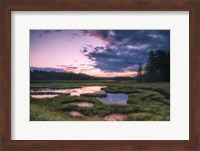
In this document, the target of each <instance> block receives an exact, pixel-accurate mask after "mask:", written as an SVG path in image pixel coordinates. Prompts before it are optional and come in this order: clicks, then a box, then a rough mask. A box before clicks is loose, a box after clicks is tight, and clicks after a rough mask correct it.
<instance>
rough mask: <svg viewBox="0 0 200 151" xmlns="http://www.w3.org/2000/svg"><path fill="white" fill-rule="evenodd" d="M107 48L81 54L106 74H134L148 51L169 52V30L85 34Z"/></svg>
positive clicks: (85, 32) (97, 48)
mask: <svg viewBox="0 0 200 151" xmlns="http://www.w3.org/2000/svg"><path fill="white" fill-rule="evenodd" d="M83 33H84V34H85V35H90V36H95V37H97V38H99V39H101V40H103V41H106V42H107V43H108V45H107V46H106V47H94V48H93V50H92V51H90V52H87V53H84V52H83V54H85V55H86V56H87V57H88V58H89V59H91V60H95V62H96V65H95V67H97V68H99V69H101V70H104V71H109V72H121V71H136V70H137V65H138V63H142V64H146V62H147V57H148V53H149V51H150V50H153V51H155V50H163V51H170V31H169V30H87V31H83Z"/></svg>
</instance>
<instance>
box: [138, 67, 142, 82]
mask: <svg viewBox="0 0 200 151" xmlns="http://www.w3.org/2000/svg"><path fill="white" fill-rule="evenodd" d="M142 72H143V69H142V64H141V63H139V65H138V71H137V81H138V82H141V81H142V76H143V73H142Z"/></svg>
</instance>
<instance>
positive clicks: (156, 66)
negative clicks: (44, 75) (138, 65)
mask: <svg viewBox="0 0 200 151" xmlns="http://www.w3.org/2000/svg"><path fill="white" fill-rule="evenodd" d="M144 81H146V82H165V81H166V82H169V81H170V52H169V51H162V50H157V51H155V52H153V51H150V53H149V56H148V61H147V64H146V66H145V76H144Z"/></svg>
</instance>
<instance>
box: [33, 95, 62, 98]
mask: <svg viewBox="0 0 200 151" xmlns="http://www.w3.org/2000/svg"><path fill="white" fill-rule="evenodd" d="M56 96H58V95H57V94H37V95H34V94H33V95H31V97H33V98H38V99H43V98H54V97H56Z"/></svg>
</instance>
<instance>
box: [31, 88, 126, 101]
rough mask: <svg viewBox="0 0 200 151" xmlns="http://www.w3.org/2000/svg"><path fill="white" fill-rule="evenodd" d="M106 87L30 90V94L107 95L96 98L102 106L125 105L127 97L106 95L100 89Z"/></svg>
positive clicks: (45, 96)
mask: <svg viewBox="0 0 200 151" xmlns="http://www.w3.org/2000/svg"><path fill="white" fill-rule="evenodd" d="M105 87H106V86H83V87H81V88H74V89H48V88H46V89H31V93H37V92H39V93H67V94H70V96H80V95H81V94H86V93H97V94H107V97H103V98H98V97H97V98H96V99H98V100H100V101H101V102H102V103H104V104H127V100H128V95H127V94H124V93H106V92H105V91H104V90H101V89H102V88H105ZM31 96H32V97H33V98H50V97H56V96H58V95H53V94H37V95H31Z"/></svg>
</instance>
